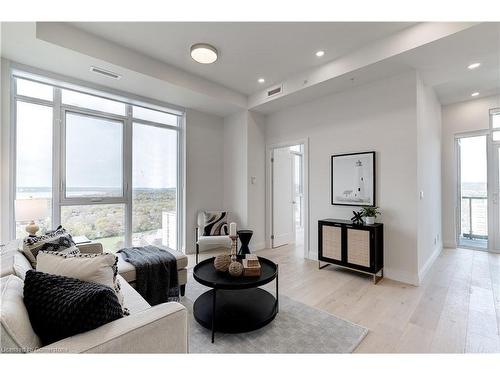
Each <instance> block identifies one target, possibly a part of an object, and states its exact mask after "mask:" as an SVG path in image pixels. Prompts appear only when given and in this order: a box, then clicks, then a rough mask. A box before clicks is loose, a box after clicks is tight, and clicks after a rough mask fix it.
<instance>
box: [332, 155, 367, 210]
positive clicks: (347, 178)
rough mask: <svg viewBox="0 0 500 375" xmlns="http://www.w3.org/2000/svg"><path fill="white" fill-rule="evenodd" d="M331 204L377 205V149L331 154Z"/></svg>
mask: <svg viewBox="0 0 500 375" xmlns="http://www.w3.org/2000/svg"><path fill="white" fill-rule="evenodd" d="M330 168H331V175H330V177H331V184H330V188H331V204H332V205H334V206H365V207H375V204H376V202H375V201H376V191H375V186H376V184H375V183H376V180H375V179H376V173H375V151H368V152H356V153H348V154H336V155H332V156H331V166H330Z"/></svg>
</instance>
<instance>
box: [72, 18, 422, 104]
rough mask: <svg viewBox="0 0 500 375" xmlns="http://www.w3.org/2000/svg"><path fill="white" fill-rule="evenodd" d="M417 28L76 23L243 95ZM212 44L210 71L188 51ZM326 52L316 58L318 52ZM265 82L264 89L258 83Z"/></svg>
mask: <svg viewBox="0 0 500 375" xmlns="http://www.w3.org/2000/svg"><path fill="white" fill-rule="evenodd" d="M411 25H413V23H403V22H397V23H390V22H384V23H382V22H380V23H376V22H351V23H348V22H328V23H312V22H302V23H301V22H293V23H291V22H286V23H278V22H272V23H269V22H263V23H252V22H244V23H224V22H217V23H203V22H196V23H191V22H190V23H185V22H161V23H159V22H132V23H127V22H77V23H72V26H75V27H77V28H79V29H81V30H84V31H86V32H89V33H92V34H94V35H97V36H99V37H102V38H105V39H107V40H109V41H111V42H114V43H116V44H119V45H121V46H124V47H127V48H129V49H131V50H134V51H137V52H140V53H142V54H145V55H147V56H150V57H153V58H155V59H158V60H160V61H162V62H164V63H167V64H169V65H173V66H176V67H178V68H181V69H183V70H185V71H188V72H190V73H193V74H196V75H198V76H201V77H204V78H206V79H209V80H212V81H214V82H216V83H219V84H221V85H223V86H225V87H228V88H230V89H233V90H235V91H238V92H240V93H243V94H247V95H248V94H252V93H254V92H256V91H258V90H261V89H262V88H263V87H268V86H270V85H272V84H274V83H279V82H280V81H282V80H284V79H285V78H288V77H289V76H291V75H293V74H294V73H298V72H301V71H304V70H307V69H311V68H313V67H315V66H319V65H321V64H324V63H326V62H329V61H331V60H334V59H336V58H338V57H340V56H342V55H345V54H347V53H350V52H353V51H355V50H356V49H359V48H361V47H363V46H365V45H367V44H369V43H371V42H374V41H375V40H378V39H382V38H385V37H387V36H389V35H391V34H393V33H396V32H398V31H400V30H402V29H404V28H407V27H409V26H411ZM202 42H206V43H210V44H212V45H214V46H215V47H216V48H217V49H218V50H219V52H220V57H219V60H218V61H217V62H216V63H214V64H211V65H202V64H198V63H196V62H194V61H193V60H192V59H191V57H190V55H189V48H190V46H191V45H192V44H194V43H202ZM320 49H321V50H324V51H325V52H326V54H325V56H323V57H322V58H318V57H316V56H315V52H316V51H318V50H320ZM259 77H264V78H265V79H266V83H265V84H264V85H261V84H259V83H258V82H257V79H258V78H259Z"/></svg>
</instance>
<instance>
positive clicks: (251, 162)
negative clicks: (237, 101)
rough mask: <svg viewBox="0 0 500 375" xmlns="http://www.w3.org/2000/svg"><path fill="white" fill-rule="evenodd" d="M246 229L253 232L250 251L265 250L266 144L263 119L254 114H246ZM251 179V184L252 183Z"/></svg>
mask: <svg viewBox="0 0 500 375" xmlns="http://www.w3.org/2000/svg"><path fill="white" fill-rule="evenodd" d="M247 126H248V129H247V137H248V150H247V157H248V176H247V184H248V188H247V189H248V196H247V219H248V229H251V230H253V236H252V240H251V241H250V248H251V250H260V249H263V248H265V245H266V242H265V241H266V240H265V232H266V171H265V168H266V142H265V126H266V124H265V118H264V117H263V116H262V115H260V114H258V113H254V112H251V111H250V112H248V122H247ZM252 178H253V183H252Z"/></svg>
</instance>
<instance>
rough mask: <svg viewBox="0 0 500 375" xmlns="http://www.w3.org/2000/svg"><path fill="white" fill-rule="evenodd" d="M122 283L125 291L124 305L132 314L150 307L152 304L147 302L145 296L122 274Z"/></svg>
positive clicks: (123, 291)
mask: <svg viewBox="0 0 500 375" xmlns="http://www.w3.org/2000/svg"><path fill="white" fill-rule="evenodd" d="M118 278H119V279H120V284H121V286H122V293H123V307H124V308H126V309H128V311H129V313H130V314H131V315H133V314H136V313H138V312H140V311H144V310H147V309H149V308H150V307H151V306H150V305H149V303H147V302H146V300H145V299H144V298H142V296H141V295H140V294H139V293H138V292H137V291H136V290H135V289H134V288H133V287H132V286H131V285H130V284H129V283H127V282H126V281H125V280H124V279H123V278H122V277H121V276H120V275H118Z"/></svg>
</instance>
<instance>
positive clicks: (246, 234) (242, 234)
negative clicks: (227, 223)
mask: <svg viewBox="0 0 500 375" xmlns="http://www.w3.org/2000/svg"><path fill="white" fill-rule="evenodd" d="M236 233H238V237H239V238H240V241H241V247H240V250H239V251H238V255H245V254H250V249H249V248H248V244H249V243H250V240H251V239H252V236H253V230H248V229H242V230H239V231H238V232H236Z"/></svg>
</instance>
